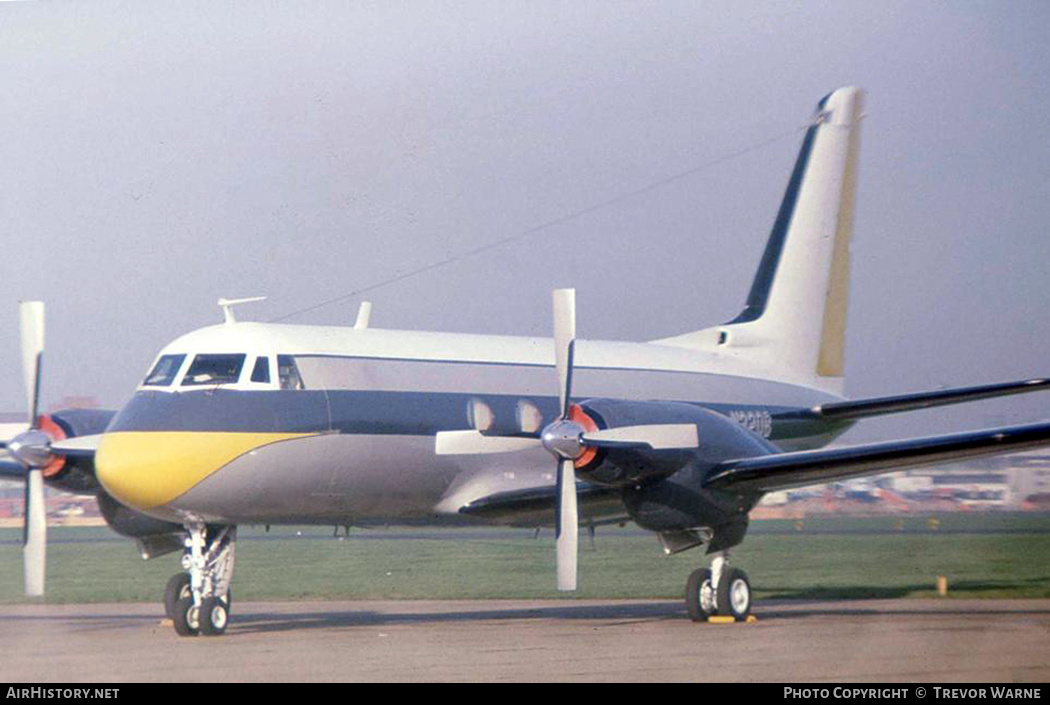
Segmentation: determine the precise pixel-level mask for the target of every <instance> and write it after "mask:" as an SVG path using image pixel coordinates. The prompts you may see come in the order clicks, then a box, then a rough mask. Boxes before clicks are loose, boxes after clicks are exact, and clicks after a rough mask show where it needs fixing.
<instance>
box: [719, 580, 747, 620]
mask: <svg viewBox="0 0 1050 705" xmlns="http://www.w3.org/2000/svg"><path fill="white" fill-rule="evenodd" d="M717 596H718V614H722V615H726V616H727V617H732V618H733V619H735V620H736V621H738V622H743V621H744V620H745V619H747V616H748V615H749V614H751V582H750V581H749V580H748V579H747V573H745V572H744V571H742V570H740V569H739V568H730V569H728V570H725V571H723V572H722V579H721V580H720V581H719V583H718V591H717Z"/></svg>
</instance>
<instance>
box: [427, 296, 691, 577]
mask: <svg viewBox="0 0 1050 705" xmlns="http://www.w3.org/2000/svg"><path fill="white" fill-rule="evenodd" d="M553 304H554V366H555V370H556V372H557V375H558V413H559V415H558V418H556V419H555V420H554V421H552V422H551V423H550V424H548V425H547V426H546V427H545V428H543V429H542V430H541V431H540V432H539V433H531V434H530V433H526V432H525V431H524V429H523V430H522V434H520V435H513V436H500V435H490V434H483V433H481V432H479V431H477V430H468V431H442V432H440V433H438V434H437V437H436V439H435V445H434V450H435V452H436V453H437V454H438V455H479V454H485V453H510V452H515V451H521V450H527V449H530V448H535V447H537V446H542V447H543V448H545V449H547V451H549V452H550V453H551V454H552V455H553V456H554V457H555V459H556V460H557V462H558V481H557V510H556V511H557V514H556V517H555V519H556V522H555V536H556V539H555V541H556V550H557V560H558V563H557V565H558V589H559V590H575V589H576V573H577V570H576V563H577V553H578V544H579V508H578V503H577V493H576V464H577V462H580V461H581V460H584V459H586V460H589V459H590V458H589V457H587V456H588V454H593V452H594V450H595V449H597V448H649V449H653V450H665V449H681V448H696V447H697V446H698V445H699V439H698V437H697V432H696V426H695V425H693V424H648V425H640V426H621V427H618V428H610V429H599V428H597V426H596V424H595V423H594V422H593V421H592V420H591V418H590V417H589V416H587V414H586V412H584V410H583V409H582V408H580V407H579V406H577V405H575V404H573V403H572V374H573V361H574V358H575V354H576V290H575V289H557V290H555V292H554V296H553Z"/></svg>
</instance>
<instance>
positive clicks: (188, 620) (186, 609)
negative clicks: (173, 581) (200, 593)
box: [171, 597, 201, 636]
mask: <svg viewBox="0 0 1050 705" xmlns="http://www.w3.org/2000/svg"><path fill="white" fill-rule="evenodd" d="M171 621H172V622H174V623H175V633H176V634H178V635H179V636H197V635H198V634H199V633H200V626H201V625H200V622H201V620H200V610H199V609H198V608H197V607H195V606H194V604H193V598H192V597H180V598H179V599H178V600H177V601H176V602H175V607H174V608H173V610H172V615H171Z"/></svg>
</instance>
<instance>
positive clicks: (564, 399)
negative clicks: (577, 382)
mask: <svg viewBox="0 0 1050 705" xmlns="http://www.w3.org/2000/svg"><path fill="white" fill-rule="evenodd" d="M553 298H554V364H555V367H556V368H557V370H558V401H559V403H560V405H561V407H560V408H561V415H562V418H568V416H569V399H570V398H571V396H572V358H573V349H574V348H575V344H576V290H575V289H555V291H554V297H553Z"/></svg>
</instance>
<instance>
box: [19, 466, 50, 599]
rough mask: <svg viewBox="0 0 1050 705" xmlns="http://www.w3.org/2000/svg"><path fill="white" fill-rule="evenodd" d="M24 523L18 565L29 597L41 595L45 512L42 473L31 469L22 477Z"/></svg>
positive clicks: (44, 551)
mask: <svg viewBox="0 0 1050 705" xmlns="http://www.w3.org/2000/svg"><path fill="white" fill-rule="evenodd" d="M25 496H26V499H25V518H24V519H23V521H24V522H25V523H24V525H23V528H24V537H23V544H24V545H23V546H22V562H23V565H24V567H25V592H26V595H28V596H30V597H40V596H41V595H43V594H44V568H45V564H46V560H47V510H46V509H45V507H44V478H43V473H42V472H41V471H40V470H39V469H37V468H33V469H31V470H29V472H28V473H27V477H26V495H25Z"/></svg>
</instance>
